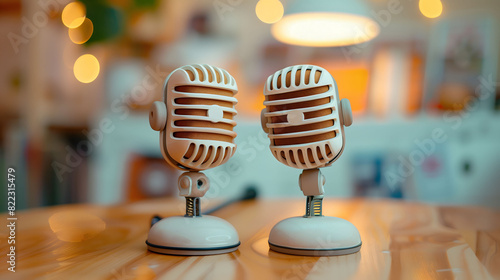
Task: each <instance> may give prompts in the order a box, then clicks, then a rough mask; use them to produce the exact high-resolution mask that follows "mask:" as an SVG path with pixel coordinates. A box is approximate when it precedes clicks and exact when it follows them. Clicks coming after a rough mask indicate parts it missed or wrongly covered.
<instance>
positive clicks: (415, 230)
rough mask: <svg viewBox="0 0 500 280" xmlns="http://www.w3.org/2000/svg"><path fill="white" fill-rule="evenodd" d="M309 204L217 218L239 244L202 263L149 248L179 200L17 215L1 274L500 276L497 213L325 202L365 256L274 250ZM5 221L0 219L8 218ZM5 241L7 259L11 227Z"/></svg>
mask: <svg viewBox="0 0 500 280" xmlns="http://www.w3.org/2000/svg"><path fill="white" fill-rule="evenodd" d="M205 204H212V205H215V204H217V203H216V202H214V201H211V203H205ZM304 204H305V202H304V200H298V199H297V200H295V199H294V200H257V201H249V202H241V203H237V204H233V205H231V206H229V207H226V208H224V209H221V210H219V211H217V212H215V213H214V215H215V216H219V217H222V218H224V219H226V220H228V221H229V222H230V223H232V224H233V225H234V226H235V228H236V229H237V230H238V232H239V235H240V240H241V246H240V247H239V250H237V251H235V252H233V253H230V254H224V255H215V256H206V257H181V256H167V255H158V254H154V253H151V252H148V251H147V250H146V244H145V243H144V241H145V240H146V236H147V232H148V228H149V220H150V218H151V216H152V215H153V214H156V213H159V214H161V215H164V216H167V215H177V214H181V213H182V211H183V207H184V205H183V201H182V200H179V199H158V200H149V201H144V202H140V203H133V204H125V205H118V206H110V207H104V206H95V205H69V206H57V207H49V208H41V209H33V210H29V211H24V212H23V211H19V212H18V213H17V217H18V221H17V232H16V250H17V251H16V256H17V258H16V262H17V263H16V272H15V273H12V272H9V271H7V267H6V266H7V265H6V263H5V261H2V270H1V271H0V278H1V279H153V278H155V277H157V278H158V279H259V280H263V279H303V278H307V279H348V278H349V279H351V278H352V279H453V278H456V279H495V278H496V279H499V278H500V254H499V250H500V248H499V241H500V213H499V212H495V211H493V210H488V209H482V208H471V207H448V206H446V207H445V206H432V205H426V204H417V203H409V202H401V201H393V200H368V199H351V200H333V199H326V200H325V204H324V208H323V211H324V212H323V214H324V215H330V216H337V217H341V218H344V219H347V220H349V221H351V222H352V223H354V224H355V225H356V226H357V228H358V229H359V231H360V233H361V238H362V240H363V246H362V247H361V251H360V252H359V253H356V254H352V255H346V256H340V257H300V256H291V255H284V254H280V253H276V252H273V251H269V249H268V245H267V236H268V234H269V231H270V230H271V227H272V226H273V225H274V224H275V223H276V222H278V221H280V220H282V219H284V218H286V217H290V216H298V215H302V214H303V211H304ZM207 206H210V205H203V206H202V207H204V208H205V209H206V207H207ZM6 218H7V216H6V215H2V219H3V220H4V221H6ZM3 228H5V226H3ZM0 240H2V241H1V248H2V251H1V254H2V256H3V257H2V260H5V256H6V254H7V244H6V243H7V242H6V240H7V232H6V231H5V230H2V231H1V237H0Z"/></svg>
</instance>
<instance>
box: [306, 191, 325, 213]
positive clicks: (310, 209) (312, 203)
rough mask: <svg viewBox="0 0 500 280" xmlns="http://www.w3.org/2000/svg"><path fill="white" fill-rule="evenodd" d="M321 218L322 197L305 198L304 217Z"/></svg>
mask: <svg viewBox="0 0 500 280" xmlns="http://www.w3.org/2000/svg"><path fill="white" fill-rule="evenodd" d="M313 216H323V196H322V195H311V196H308V197H307V201H306V214H305V217H313Z"/></svg>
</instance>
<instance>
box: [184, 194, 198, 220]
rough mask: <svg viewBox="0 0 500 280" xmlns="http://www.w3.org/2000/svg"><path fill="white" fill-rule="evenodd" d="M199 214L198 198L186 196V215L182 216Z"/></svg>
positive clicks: (196, 215)
mask: <svg viewBox="0 0 500 280" xmlns="http://www.w3.org/2000/svg"><path fill="white" fill-rule="evenodd" d="M198 216H200V198H199V197H186V215H184V217H198Z"/></svg>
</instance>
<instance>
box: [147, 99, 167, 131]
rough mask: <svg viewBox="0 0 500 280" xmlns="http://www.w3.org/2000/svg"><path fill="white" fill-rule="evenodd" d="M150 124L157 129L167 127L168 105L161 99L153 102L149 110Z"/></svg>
mask: <svg viewBox="0 0 500 280" xmlns="http://www.w3.org/2000/svg"><path fill="white" fill-rule="evenodd" d="M149 124H150V125H151V128H152V129H154V130H156V131H160V130H163V129H165V125H166V124H167V107H166V106H165V103H163V102H161V101H155V102H153V105H151V109H150V110H149Z"/></svg>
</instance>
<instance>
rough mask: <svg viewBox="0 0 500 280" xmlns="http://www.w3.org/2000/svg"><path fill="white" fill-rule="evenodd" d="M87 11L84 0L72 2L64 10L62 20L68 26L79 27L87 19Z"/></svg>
mask: <svg viewBox="0 0 500 280" xmlns="http://www.w3.org/2000/svg"><path fill="white" fill-rule="evenodd" d="M86 12H87V11H86V9H85V5H84V4H83V3H82V2H80V1H75V2H71V3H69V4H68V5H66V7H64V9H63V11H62V14H61V19H62V22H63V24H64V25H66V27H68V28H77V27H78V26H80V25H81V24H82V23H83V22H84V21H85V17H86Z"/></svg>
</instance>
